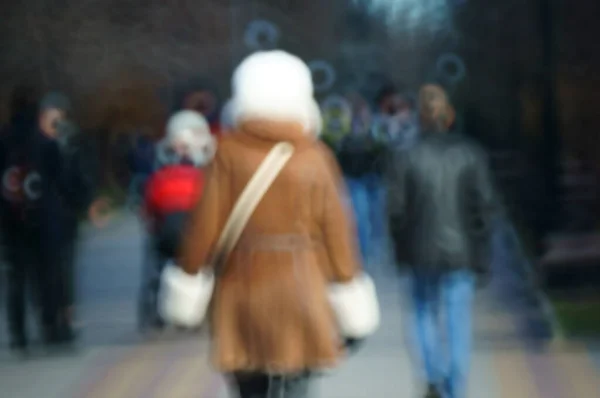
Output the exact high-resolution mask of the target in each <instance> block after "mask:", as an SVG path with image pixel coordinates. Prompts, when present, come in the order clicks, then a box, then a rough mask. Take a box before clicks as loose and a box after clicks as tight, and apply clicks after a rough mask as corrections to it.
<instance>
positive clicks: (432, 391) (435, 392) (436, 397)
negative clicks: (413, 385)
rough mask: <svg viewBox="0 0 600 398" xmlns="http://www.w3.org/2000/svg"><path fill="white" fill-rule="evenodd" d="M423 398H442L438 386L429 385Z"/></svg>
mask: <svg viewBox="0 0 600 398" xmlns="http://www.w3.org/2000/svg"><path fill="white" fill-rule="evenodd" d="M425 398H442V393H441V392H440V390H439V388H438V387H436V386H434V385H430V386H429V387H428V388H427V393H426V394H425Z"/></svg>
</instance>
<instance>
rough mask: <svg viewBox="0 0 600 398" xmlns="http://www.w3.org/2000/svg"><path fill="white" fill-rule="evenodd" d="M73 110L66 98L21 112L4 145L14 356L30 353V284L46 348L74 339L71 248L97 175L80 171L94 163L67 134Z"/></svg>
mask: <svg viewBox="0 0 600 398" xmlns="http://www.w3.org/2000/svg"><path fill="white" fill-rule="evenodd" d="M69 106H70V104H69V102H68V100H67V99H66V97H64V96H63V95H61V94H57V93H52V94H49V95H47V96H45V97H44V99H43V100H42V101H41V103H40V104H39V105H38V104H30V103H28V104H27V106H21V108H22V109H20V110H17V112H16V114H17V115H21V114H24V113H26V114H27V115H26V117H25V116H19V117H16V118H15V121H13V123H11V126H10V128H9V132H8V133H7V134H6V135H5V136H4V137H3V140H2V142H1V144H0V170H1V172H2V176H3V186H2V197H1V198H0V209H1V213H2V228H3V231H4V232H6V231H10V233H5V234H4V239H5V245H6V251H7V260H8V263H9V281H8V284H9V294H8V317H9V326H10V332H11V345H12V347H13V348H15V349H20V350H23V349H25V348H27V340H28V339H27V333H26V330H25V324H26V322H25V318H26V317H25V298H26V295H25V291H26V282H27V280H28V279H31V280H32V281H34V282H37V283H36V289H35V290H36V292H37V297H36V298H37V299H38V302H39V306H40V309H41V317H42V329H43V334H44V339H45V341H46V343H48V344H56V343H64V342H68V341H71V340H72V338H73V335H72V331H71V325H70V320H69V315H68V314H67V312H68V308H69V307H71V306H72V304H73V297H72V296H73V292H72V291H73V288H72V273H71V272H70V271H69V270H70V269H71V268H72V260H69V259H68V256H66V254H67V253H68V252H69V248H68V247H69V244H70V243H73V242H74V236H75V228H76V224H77V223H76V219H77V215H76V213H77V211H78V210H80V209H82V208H84V207H85V206H86V205H87V202H88V199H87V198H88V196H89V195H88V194H89V192H90V189H91V188H90V184H89V183H88V182H86V179H88V178H89V177H90V175H92V174H93V173H92V169H91V168H89V167H86V166H85V165H84V164H83V160H84V159H85V160H86V162H87V161H88V160H90V159H91V157H90V156H89V154H85V155H83V153H82V152H78V151H74V149H75V147H76V146H75V145H74V141H75V139H74V137H72V136H70V135H71V134H69V133H72V129H69V128H68V127H65V123H66V120H67V114H68V110H69ZM25 110H27V111H26V112H25ZM21 119H22V120H21ZM76 153H78V154H79V155H82V156H78V155H76ZM77 158H79V159H80V160H81V161H76V159H77ZM84 202H85V203H84Z"/></svg>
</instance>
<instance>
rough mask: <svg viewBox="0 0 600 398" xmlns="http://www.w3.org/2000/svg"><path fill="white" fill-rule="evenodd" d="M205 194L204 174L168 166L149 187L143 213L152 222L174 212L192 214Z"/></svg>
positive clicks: (158, 173) (154, 176)
mask: <svg viewBox="0 0 600 398" xmlns="http://www.w3.org/2000/svg"><path fill="white" fill-rule="evenodd" d="M203 190H204V172H203V171H202V170H200V169H198V168H196V167H193V166H189V165H173V166H167V167H164V168H162V169H160V170H159V171H157V172H156V173H154V174H153V175H152V176H151V177H150V180H149V181H148V184H147V185H146V195H145V200H144V210H145V213H146V215H147V216H148V217H149V218H150V219H151V220H153V221H156V220H160V219H161V218H163V217H164V216H165V215H167V214H169V213H173V212H181V211H190V210H191V209H192V208H193V207H194V205H195V204H196V202H197V201H198V200H199V199H200V197H201V195H202V192H203Z"/></svg>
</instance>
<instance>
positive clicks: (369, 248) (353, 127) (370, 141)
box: [336, 103, 382, 266]
mask: <svg viewBox="0 0 600 398" xmlns="http://www.w3.org/2000/svg"><path fill="white" fill-rule="evenodd" d="M347 112H348V114H349V115H348V117H349V120H348V121H347V128H348V129H349V130H350V132H349V133H348V134H344V135H343V136H342V139H340V140H339V142H338V143H337V145H336V149H337V158H338V161H339V164H340V167H341V170H342V172H343V175H344V179H345V182H346V185H347V186H348V191H349V194H350V198H351V202H352V208H353V209H354V215H355V217H356V222H357V227H358V237H359V245H360V253H361V255H362V259H363V261H364V262H365V264H367V266H368V265H369V260H370V257H371V254H373V253H374V252H375V250H374V249H373V245H372V243H373V239H372V238H373V233H374V224H373V218H372V215H373V213H374V212H375V211H376V210H374V209H373V207H374V206H378V205H379V204H378V201H377V198H378V196H377V194H376V193H375V192H374V191H373V189H375V188H379V187H378V186H376V182H375V181H374V180H375V178H376V177H375V173H376V167H377V161H378V158H379V156H380V151H381V149H382V148H381V146H380V145H379V144H378V143H377V142H376V141H375V140H374V137H373V136H372V135H371V134H370V127H371V126H370V125H369V123H368V122H366V123H365V120H364V119H362V117H365V114H364V110H363V112H361V113H359V112H357V113H356V114H355V113H354V112H353V109H352V105H351V104H350V103H348V111H347Z"/></svg>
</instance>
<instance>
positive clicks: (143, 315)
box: [138, 236, 168, 329]
mask: <svg viewBox="0 0 600 398" xmlns="http://www.w3.org/2000/svg"><path fill="white" fill-rule="evenodd" d="M144 251H145V252H144V255H143V263H142V278H141V283H140V293H139V307H138V308H139V313H138V325H139V327H140V328H141V329H145V328H147V327H154V326H162V320H161V318H160V316H159V314H158V293H159V292H158V290H159V288H160V275H161V273H162V270H163V268H164V266H165V264H166V262H167V260H168V258H166V257H164V256H161V255H160V253H159V251H158V250H157V247H156V241H155V239H154V237H152V236H150V237H149V238H148V240H147V242H146V245H145V249H144Z"/></svg>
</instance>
